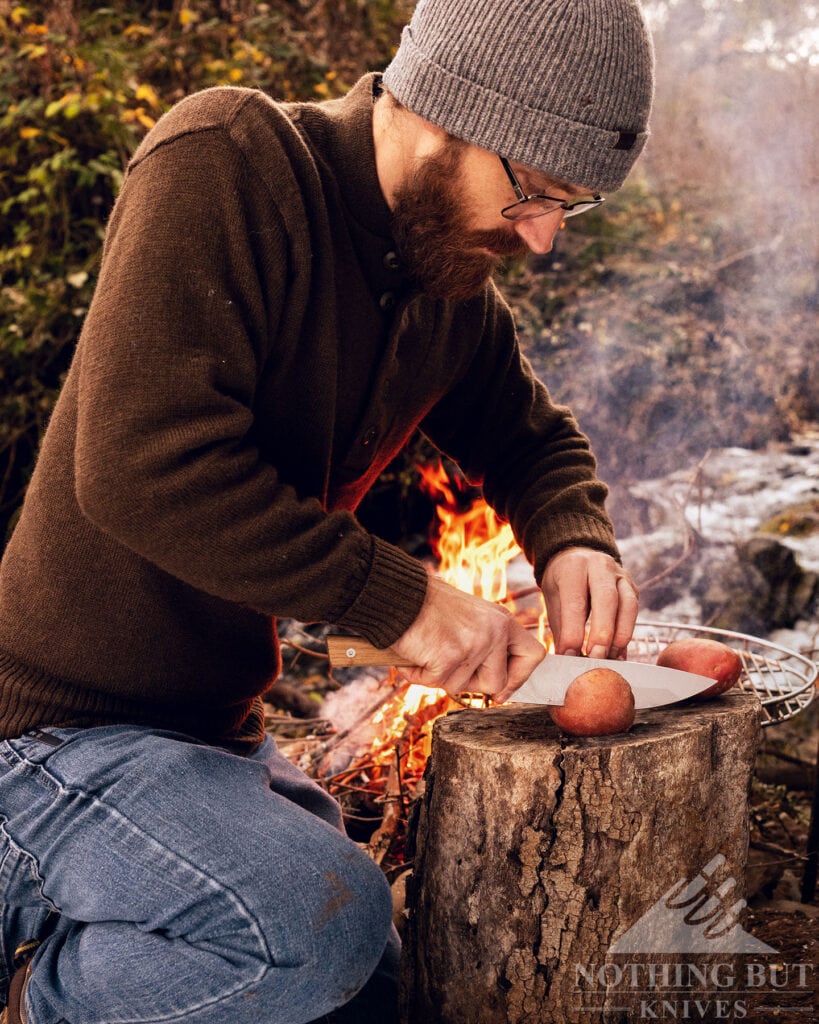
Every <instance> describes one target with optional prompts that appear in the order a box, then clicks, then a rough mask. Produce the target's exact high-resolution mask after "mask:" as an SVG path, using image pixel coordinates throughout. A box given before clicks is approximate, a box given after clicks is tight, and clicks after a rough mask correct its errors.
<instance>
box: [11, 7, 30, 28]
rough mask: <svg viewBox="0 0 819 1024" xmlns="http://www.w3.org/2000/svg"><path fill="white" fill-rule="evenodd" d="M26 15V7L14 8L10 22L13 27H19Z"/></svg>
mask: <svg viewBox="0 0 819 1024" xmlns="http://www.w3.org/2000/svg"><path fill="white" fill-rule="evenodd" d="M27 14H28V7H15V8H14V10H13V11H12V12H11V20H12V21H13V22H14V24H15V25H19V24H20V22H21V21H22V20H23V18H25V17H26V15H27Z"/></svg>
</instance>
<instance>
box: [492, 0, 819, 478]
mask: <svg viewBox="0 0 819 1024" xmlns="http://www.w3.org/2000/svg"><path fill="white" fill-rule="evenodd" d="M644 8H645V10H646V14H647V16H648V19H649V22H650V25H651V28H652V34H653V37H654V43H655V52H656V80H657V85H656V98H655V104H654V108H653V112H652V119H651V132H652V134H651V137H650V139H649V142H648V145H647V147H646V150H645V152H644V154H643V156H642V157H641V159H640V161H638V163H637V166H636V168H635V170H634V172H633V173H632V175H631V177H630V179H629V181H628V182H627V184H626V187H625V188H624V189H623V190H622V192H621V193H618V194H616V195H614V196H611V197H610V201H609V202H608V203H607V204H606V206H605V207H603V208H601V211H600V213H599V215H598V214H597V213H596V212H595V213H592V214H587V215H586V219H585V220H584V222H583V223H582V224H580V223H579V221H580V220H581V218H578V221H577V222H570V224H569V227H568V228H567V230H566V231H565V232H564V233H563V235H562V236H561V238H560V240H559V242H558V245H557V249H556V252H555V254H554V255H553V256H552V257H551V258H550V259H549V260H548V261H540V266H539V267H538V266H534V267H530V268H529V269H528V271H525V272H524V273H523V275H522V276H521V277H519V278H518V279H517V280H516V279H514V278H512V279H511V281H508V282H507V293H510V292H511V299H512V303H513V306H514V308H515V311H516V313H517V315H518V321H519V327H520V332H521V337H522V341H523V345H524V348H525V349H526V351H527V354H528V355H529V356H530V358H531V359H532V362H533V363H534V365H535V369H536V371H537V372H538V374H539V376H540V377H541V378H542V379H543V380H544V381H545V382H546V383H547V385H548V386H549V388H550V390H551V391H552V393H553V395H554V397H555V398H556V399H557V400H558V401H561V402H565V403H566V404H568V405H569V406H570V407H571V408H572V409H573V411H574V412H575V414H576V415H577V418H578V420H579V422H580V425H581V427H582V428H583V429H584V430H585V431H586V432H587V433H588V434H589V436H590V437H591V440H592V443H593V446H594V448H595V451H596V453H597V455H598V459H599V461H600V473H601V476H602V477H603V478H604V479H605V480H607V481H608V482H609V483H610V484H614V485H615V486H617V485H620V484H623V485H625V484H627V483H628V481H629V480H634V479H645V478H646V477H650V476H661V475H664V474H666V473H669V472H672V471H674V470H678V469H681V468H683V467H685V466H691V465H696V463H697V462H698V461H699V459H700V458H701V457H702V456H703V455H704V454H705V453H706V452H707V451H708V449H710V448H716V447H722V446H728V445H738V446H742V447H750V448H754V447H762V446H765V445H766V444H767V443H768V442H769V441H771V440H775V439H779V440H782V439H785V438H786V437H788V436H789V434H790V433H791V432H792V431H793V430H794V429H798V428H799V425H800V424H801V423H804V422H806V421H809V420H816V419H819V369H817V364H818V363H819V361H817V360H816V359H815V351H816V335H817V331H816V321H817V317H816V310H817V307H819V273H817V270H819V187H817V186H819V141H818V140H817V132H819V119H817V117H816V111H817V110H818V109H819V6H817V5H812V4H802V3H797V2H795V0H665V2H651V3H645V4H644ZM510 285H511V288H510V287H509V286H510ZM527 287H528V288H529V289H530V291H528V292H525V291H524V289H525V288H527ZM516 290H517V291H516Z"/></svg>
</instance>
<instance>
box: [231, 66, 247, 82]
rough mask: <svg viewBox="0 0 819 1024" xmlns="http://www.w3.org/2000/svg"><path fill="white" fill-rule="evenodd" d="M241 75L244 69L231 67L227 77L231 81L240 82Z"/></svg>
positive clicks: (242, 75)
mask: <svg viewBox="0 0 819 1024" xmlns="http://www.w3.org/2000/svg"><path fill="white" fill-rule="evenodd" d="M243 77H244V71H242V69H241V68H231V69H230V71H228V78H229V79H230V80H231V82H241V80H242V78H243Z"/></svg>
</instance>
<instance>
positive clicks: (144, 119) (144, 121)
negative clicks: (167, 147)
mask: <svg viewBox="0 0 819 1024" xmlns="http://www.w3.org/2000/svg"><path fill="white" fill-rule="evenodd" d="M137 120H138V121H139V123H140V124H141V125H142V127H143V128H148V129H150V128H153V126H154V125H155V124H156V121H155V120H154V118H152V117H151V116H150V115H149V114H144V113H143V112H142V110H141V109H140V110H139V111H137Z"/></svg>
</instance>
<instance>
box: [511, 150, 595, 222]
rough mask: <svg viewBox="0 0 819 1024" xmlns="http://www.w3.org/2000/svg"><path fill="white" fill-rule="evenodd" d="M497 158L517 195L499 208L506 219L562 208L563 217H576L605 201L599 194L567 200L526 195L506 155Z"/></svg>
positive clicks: (528, 216) (528, 218)
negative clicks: (508, 204)
mask: <svg viewBox="0 0 819 1024" xmlns="http://www.w3.org/2000/svg"><path fill="white" fill-rule="evenodd" d="M498 159H499V160H500V162H501V163H502V164H503V169H504V170H505V171H506V177H507V178H508V179H509V181H510V182H511V183H512V188H513V189H514V190H515V195H516V196H517V197H518V200H517V202H516V203H512V205H511V206H505V207H504V208H503V209H502V210H501V216H502V217H505V218H506V219H507V220H532V219H533V218H534V217H542V216H543V215H544V214H546V213H554V211H555V210H563V216H564V217H576V216H577V215H578V213H585V212H586V210H591V209H592V208H593V207H595V206H599V205H600V204H601V203H604V202H605V201H606V200H605V198H604V197H603V196H600V195H594V196H590V197H589V198H588V199H571V200H568V201H567V200H565V199H556V198H555V197H554V196H544V195H538V194H537V193H536V194H535V195H531V196H527V195H526V193H525V192H524V191H523V189H522V188H521V187H520V182H519V181H518V179H517V178H516V177H515V172H514V171H513V170H512V167H511V165H510V164H509V161H508V160H507V159H506V157H505V156H499V157H498Z"/></svg>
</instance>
